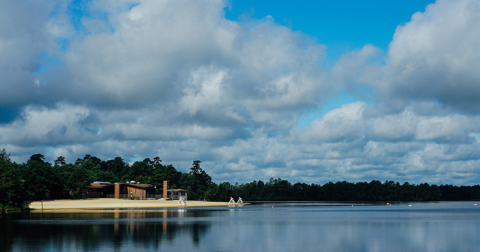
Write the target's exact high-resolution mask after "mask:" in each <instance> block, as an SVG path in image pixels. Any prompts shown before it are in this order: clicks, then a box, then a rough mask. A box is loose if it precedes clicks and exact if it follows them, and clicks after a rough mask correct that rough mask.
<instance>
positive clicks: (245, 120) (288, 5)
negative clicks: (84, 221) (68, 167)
mask: <svg viewBox="0 0 480 252" xmlns="http://www.w3.org/2000/svg"><path fill="white" fill-rule="evenodd" d="M478 26H480V3H479V2H478V1H475V0H457V1H453V0H438V1H377V0H375V1H374V0H371V1H296V2H292V1H275V2H272V1H222V0H176V1H173V0H161V1H149V0H139V1H131V0H119V1H109V0H97V1H80V0H79V1H77V0H75V1H55V0H26V1H22V2H9V1H4V2H1V3H0V85H1V88H2V92H0V148H5V149H6V150H7V152H8V153H11V154H12V158H13V159H14V160H15V161H17V162H25V161H26V160H28V158H29V157H30V156H31V155H33V154H36V153H42V154H43V155H45V156H46V158H47V159H48V160H49V161H53V160H55V159H56V158H57V157H58V156H64V157H65V158H66V160H67V161H68V162H74V161H75V160H76V159H77V158H79V157H83V156H84V155H86V154H90V155H93V156H97V157H99V158H101V159H104V160H106V159H112V158H115V157H117V156H121V157H123V158H124V159H125V160H126V161H128V162H134V161H136V160H139V159H143V158H147V157H148V158H152V157H155V156H159V157H161V159H162V160H163V161H164V163H166V164H173V165H174V166H175V167H177V169H179V170H181V171H188V168H189V167H190V166H191V163H192V160H202V165H203V166H202V167H203V168H205V169H206V170H207V172H208V173H209V174H210V175H212V177H213V179H214V181H217V182H222V181H229V182H240V183H242V182H249V181H253V180H268V179H269V178H270V177H275V178H278V177H280V178H282V179H287V180H289V181H292V182H297V181H301V182H306V183H325V182H327V181H343V180H347V181H351V182H356V181H370V180H373V179H376V180H381V181H385V180H395V181H399V182H405V181H408V182H410V183H423V182H428V183H435V184H442V183H443V184H445V183H451V184H458V185H463V184H465V185H471V184H478V183H480V152H479V151H478V150H480V148H479V147H480V138H479V133H480V126H479V125H480V102H479V100H478V97H479V95H480V87H479V86H478V83H480V75H479V73H478V70H477V66H478V64H480V54H479V53H478V52H480V50H479V49H480V48H479V45H480V32H479V31H478V29H477V28H476V27H478Z"/></svg>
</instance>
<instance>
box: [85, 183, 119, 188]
mask: <svg viewBox="0 0 480 252" xmlns="http://www.w3.org/2000/svg"><path fill="white" fill-rule="evenodd" d="M109 186H113V184H110V185H102V184H98V183H91V184H90V185H89V186H87V188H105V187H109Z"/></svg>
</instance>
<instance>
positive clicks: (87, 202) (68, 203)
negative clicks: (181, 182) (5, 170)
mask: <svg viewBox="0 0 480 252" xmlns="http://www.w3.org/2000/svg"><path fill="white" fill-rule="evenodd" d="M177 203H178V200H163V199H159V200H124V199H106V198H101V199H84V200H52V201H44V202H43V210H64V209H65V210H66V209H72V210H73V209H117V208H159V207H180V206H177ZM246 204H249V203H242V204H236V205H237V206H238V205H246ZM212 206H228V202H209V201H194V200H189V201H187V206H185V207H212ZM181 207H183V206H181ZM30 209H32V210H41V209H42V205H41V202H40V201H34V202H32V203H31V204H30Z"/></svg>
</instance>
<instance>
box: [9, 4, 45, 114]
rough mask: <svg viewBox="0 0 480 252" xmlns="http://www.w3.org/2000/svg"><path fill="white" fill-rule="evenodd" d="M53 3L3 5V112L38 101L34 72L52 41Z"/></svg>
mask: <svg viewBox="0 0 480 252" xmlns="http://www.w3.org/2000/svg"><path fill="white" fill-rule="evenodd" d="M52 8H53V4H52V3H51V1H46V0H45V1H43V0H41V1H22V2H11V1H2V2H1V3H0V55H1V57H0V83H1V85H2V90H1V92H0V112H1V111H2V110H5V109H8V108H10V109H12V108H17V107H20V106H22V105H26V104H28V103H29V102H31V101H32V100H35V95H36V92H37V91H38V89H37V85H36V83H35V77H34V76H33V73H35V72H36V71H37V70H38V68H39V67H40V65H39V64H40V61H39V58H40V56H41V53H42V52H43V51H44V50H45V48H48V47H49V45H50V43H51V41H50V39H49V34H48V31H47V24H48V22H49V18H48V17H49V14H50V12H51V10H52Z"/></svg>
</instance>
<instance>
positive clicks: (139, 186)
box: [115, 183, 153, 189]
mask: <svg viewBox="0 0 480 252" xmlns="http://www.w3.org/2000/svg"><path fill="white" fill-rule="evenodd" d="M115 184H119V185H128V186H131V187H137V188H144V189H147V188H150V187H153V185H150V184H133V183H115Z"/></svg>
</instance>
